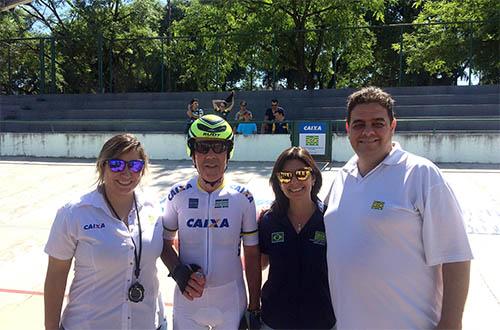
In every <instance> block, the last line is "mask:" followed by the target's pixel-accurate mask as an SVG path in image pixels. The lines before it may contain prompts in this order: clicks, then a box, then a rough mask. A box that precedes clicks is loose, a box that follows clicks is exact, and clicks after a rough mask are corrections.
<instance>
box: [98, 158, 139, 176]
mask: <svg viewBox="0 0 500 330" xmlns="http://www.w3.org/2000/svg"><path fill="white" fill-rule="evenodd" d="M107 163H108V166H109V169H110V170H111V172H115V173H116V172H123V171H124V170H125V165H127V166H128V169H129V170H130V172H133V173H139V172H140V171H142V169H143V168H144V160H142V159H133V160H129V161H125V160H123V159H108V160H107Z"/></svg>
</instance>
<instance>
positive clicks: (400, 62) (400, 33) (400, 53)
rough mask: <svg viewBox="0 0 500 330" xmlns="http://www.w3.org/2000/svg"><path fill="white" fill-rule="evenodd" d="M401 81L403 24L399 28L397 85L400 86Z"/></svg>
mask: <svg viewBox="0 0 500 330" xmlns="http://www.w3.org/2000/svg"><path fill="white" fill-rule="evenodd" d="M402 81H403V25H401V26H400V28H399V78H398V86H399V87H401V82H402Z"/></svg>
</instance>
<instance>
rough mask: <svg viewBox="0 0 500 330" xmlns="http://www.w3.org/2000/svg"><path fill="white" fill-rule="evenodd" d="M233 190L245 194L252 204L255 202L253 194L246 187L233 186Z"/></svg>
mask: <svg viewBox="0 0 500 330" xmlns="http://www.w3.org/2000/svg"><path fill="white" fill-rule="evenodd" d="M231 188H233V189H234V190H236V191H237V192H239V193H241V194H243V196H245V197H246V198H247V199H248V201H249V202H250V203H251V202H253V196H252V193H251V192H250V191H248V190H247V189H246V188H245V187H242V186H237V185H233V186H231Z"/></svg>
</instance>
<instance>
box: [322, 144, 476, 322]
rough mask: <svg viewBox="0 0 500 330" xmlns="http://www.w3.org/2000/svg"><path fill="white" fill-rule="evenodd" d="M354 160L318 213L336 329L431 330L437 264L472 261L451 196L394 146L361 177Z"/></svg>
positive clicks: (438, 285) (427, 166) (437, 307)
mask: <svg viewBox="0 0 500 330" xmlns="http://www.w3.org/2000/svg"><path fill="white" fill-rule="evenodd" d="M357 159H358V158H357V156H355V157H353V158H352V159H351V160H350V161H349V162H348V163H347V164H346V165H345V166H344V167H343V168H342V169H341V170H340V171H339V172H338V173H337V175H336V177H335V181H334V183H333V185H332V188H331V191H330V193H329V196H328V198H327V201H328V209H327V211H326V214H325V229H326V235H327V242H328V244H327V261H328V269H329V282H330V291H331V296H332V300H333V307H334V310H335V315H336V317H337V329H339V330H342V329H368V328H370V329H431V328H434V327H435V326H436V325H437V323H438V321H439V319H440V315H441V302H442V294H443V282H442V274H441V265H442V264H443V263H450V262H461V261H467V260H470V259H472V253H471V249H470V246H469V243H468V239H467V234H466V232H465V227H464V223H463V217H462V212H461V209H460V206H459V205H458V202H457V200H456V198H455V195H454V193H453V191H452V190H451V188H450V187H449V185H448V184H447V183H446V181H445V180H444V178H443V176H442V174H441V172H440V171H439V169H438V168H437V167H436V166H435V165H434V164H433V163H432V162H430V161H429V160H427V159H424V158H422V157H418V156H415V155H413V154H410V153H408V152H406V151H403V150H402V149H401V148H400V147H399V145H398V144H395V145H394V146H393V149H392V151H391V153H390V154H389V155H388V156H387V157H386V158H385V159H384V160H383V161H382V162H381V163H380V164H379V165H378V166H377V167H376V168H374V169H373V170H372V171H370V172H369V173H368V174H366V175H365V176H364V177H362V176H361V175H360V174H359V172H358V167H357Z"/></svg>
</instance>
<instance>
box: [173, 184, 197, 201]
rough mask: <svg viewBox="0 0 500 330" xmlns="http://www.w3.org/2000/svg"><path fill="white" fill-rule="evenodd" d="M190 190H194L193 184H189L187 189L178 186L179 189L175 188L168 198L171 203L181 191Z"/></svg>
mask: <svg viewBox="0 0 500 330" xmlns="http://www.w3.org/2000/svg"><path fill="white" fill-rule="evenodd" d="M189 188H193V186H191V184H189V183H188V184H187V185H186V186H185V187H184V186H177V187H175V188H173V189H172V190H170V194H168V197H167V198H168V200H169V201H171V200H172V198H174V196H175V195H177V194H178V193H180V192H181V191H184V190H187V189H189Z"/></svg>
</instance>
